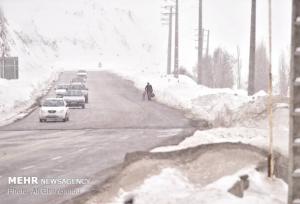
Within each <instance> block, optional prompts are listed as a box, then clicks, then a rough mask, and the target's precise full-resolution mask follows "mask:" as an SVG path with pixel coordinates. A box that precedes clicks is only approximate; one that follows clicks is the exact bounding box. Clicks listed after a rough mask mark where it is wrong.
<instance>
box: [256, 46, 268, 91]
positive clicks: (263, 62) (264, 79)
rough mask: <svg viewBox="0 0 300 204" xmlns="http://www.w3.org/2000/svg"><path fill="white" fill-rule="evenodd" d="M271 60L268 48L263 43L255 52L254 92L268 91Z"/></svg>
mask: <svg viewBox="0 0 300 204" xmlns="http://www.w3.org/2000/svg"><path fill="white" fill-rule="evenodd" d="M269 63H270V62H269V59H268V54H267V48H266V46H265V45H264V44H263V43H261V44H260V45H259V46H258V48H257V49H256V51H255V76H254V91H255V92H258V91H260V90H264V91H266V92H267V91H268V81H269V71H268V68H269Z"/></svg>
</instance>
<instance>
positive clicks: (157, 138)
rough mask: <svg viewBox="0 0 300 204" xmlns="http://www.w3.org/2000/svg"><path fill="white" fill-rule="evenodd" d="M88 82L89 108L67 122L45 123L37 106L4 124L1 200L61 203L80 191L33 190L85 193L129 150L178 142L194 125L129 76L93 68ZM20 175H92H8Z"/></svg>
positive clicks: (0, 149) (69, 75) (77, 111)
mask: <svg viewBox="0 0 300 204" xmlns="http://www.w3.org/2000/svg"><path fill="white" fill-rule="evenodd" d="M74 76H75V73H72V72H66V73H64V74H63V75H62V77H61V81H65V82H68V81H69V80H70V79H71V78H72V77H74ZM88 87H89V99H90V102H89V104H88V105H87V106H86V109H72V110H71V115H70V121H69V122H67V123H58V122H53V123H39V121H38V111H37V110H36V111H34V112H32V113H31V114H30V115H29V116H28V117H26V118H24V119H22V120H20V121H17V122H15V123H14V124H11V125H8V126H6V127H2V128H0V200H1V203H3V204H23V203H24V204H28V203H30V204H35V203H43V204H44V203H60V202H62V201H65V200H68V199H70V198H72V197H75V196H77V194H76V193H73V194H72V193H71V194H70V193H69V194H68V195H66V194H64V195H57V194H56V193H53V192H52V193H45V191H44V192H43V193H41V192H39V193H37V194H35V195H32V193H33V192H32V190H36V189H41V188H44V190H49V189H50V190H51V189H63V190H66V189H68V190H74V189H76V188H79V189H80V191H81V192H80V193H82V192H84V191H86V190H87V189H89V187H91V186H92V185H93V184H96V183H99V182H102V181H104V180H105V179H106V178H107V175H108V174H107V172H108V171H106V170H107V169H109V168H111V167H113V166H115V165H117V164H119V163H120V162H122V160H123V158H124V156H125V154H126V153H128V152H134V151H138V150H149V149H151V148H153V147H156V146H159V145H163V144H167V143H170V142H171V141H175V140H177V142H178V140H179V139H180V138H182V137H183V130H185V131H189V133H190V134H191V131H192V129H193V128H192V127H191V126H190V123H189V120H187V119H185V118H184V116H183V114H182V113H181V112H179V111H176V110H174V109H172V108H168V107H166V106H164V105H161V104H158V103H156V102H147V101H142V100H141V93H140V92H139V91H138V90H137V89H135V88H134V87H133V85H132V83H130V82H129V81H126V80H123V79H121V78H119V77H117V76H115V75H112V74H109V73H106V72H89V78H88ZM50 95H53V92H51V93H50ZM14 176H17V177H18V176H32V177H38V178H39V179H41V178H55V179H58V178H88V179H89V182H88V184H87V185H67V186H64V185H58V184H56V185H41V184H40V183H39V184H38V185H12V184H10V185H9V184H8V177H14ZM9 189H10V194H8V190H9ZM22 189H23V191H22ZM24 189H25V191H26V190H28V191H30V192H24ZM50 190H49V191H50ZM35 192H36V191H35ZM72 192H75V191H72Z"/></svg>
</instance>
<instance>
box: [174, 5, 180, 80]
mask: <svg viewBox="0 0 300 204" xmlns="http://www.w3.org/2000/svg"><path fill="white" fill-rule="evenodd" d="M178 1H179V0H176V5H175V8H176V11H175V54H174V76H175V78H178V70H179V50H178V49H179V42H178V41H179V33H178V30H179V28H178V24H179V22H178V20H179V5H178V3H179V2H178Z"/></svg>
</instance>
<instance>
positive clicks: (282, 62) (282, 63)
mask: <svg viewBox="0 0 300 204" xmlns="http://www.w3.org/2000/svg"><path fill="white" fill-rule="evenodd" d="M278 70H279V92H280V95H281V96H287V92H288V86H289V81H288V74H289V65H288V63H287V60H286V55H285V52H284V51H282V52H281V55H280V58H279V69H278Z"/></svg>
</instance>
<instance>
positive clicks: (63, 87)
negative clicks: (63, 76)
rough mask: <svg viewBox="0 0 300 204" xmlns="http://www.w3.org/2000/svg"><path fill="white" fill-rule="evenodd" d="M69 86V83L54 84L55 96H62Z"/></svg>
mask: <svg viewBox="0 0 300 204" xmlns="http://www.w3.org/2000/svg"><path fill="white" fill-rule="evenodd" d="M69 86H70V84H58V85H56V87H55V94H56V97H58V98H62V97H63V96H64V94H65V93H66V92H67V90H68V87H69Z"/></svg>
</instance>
